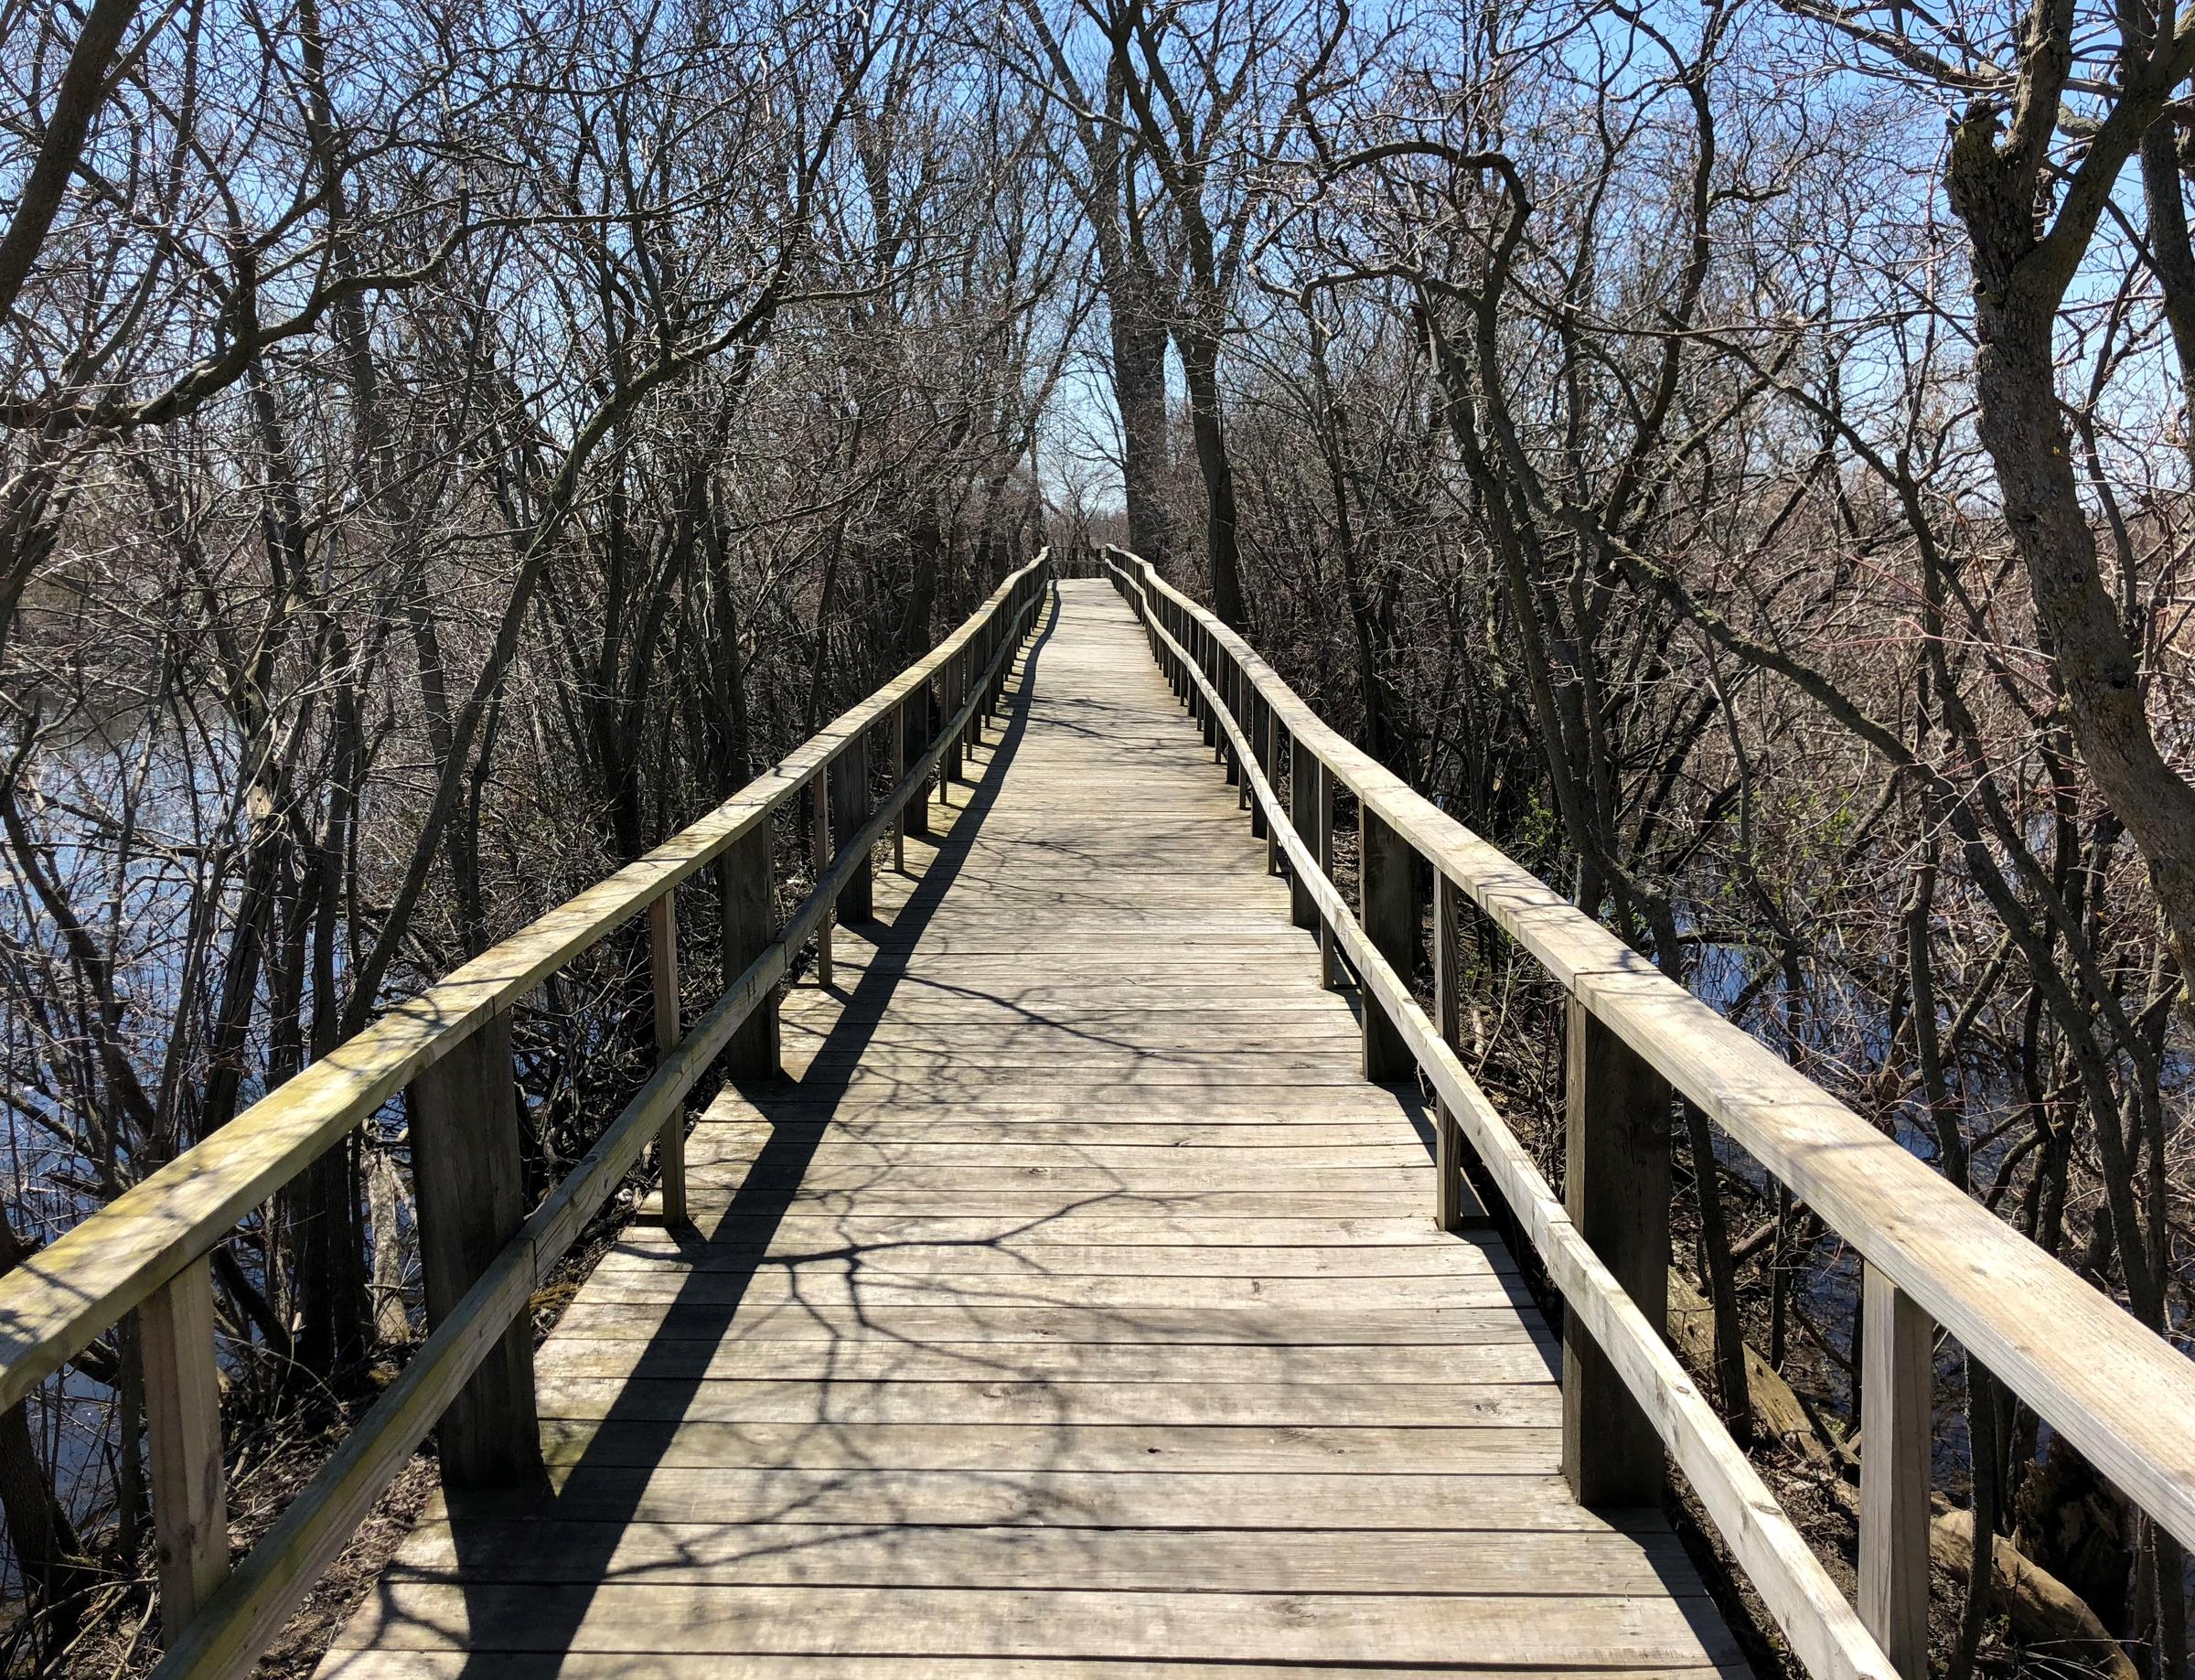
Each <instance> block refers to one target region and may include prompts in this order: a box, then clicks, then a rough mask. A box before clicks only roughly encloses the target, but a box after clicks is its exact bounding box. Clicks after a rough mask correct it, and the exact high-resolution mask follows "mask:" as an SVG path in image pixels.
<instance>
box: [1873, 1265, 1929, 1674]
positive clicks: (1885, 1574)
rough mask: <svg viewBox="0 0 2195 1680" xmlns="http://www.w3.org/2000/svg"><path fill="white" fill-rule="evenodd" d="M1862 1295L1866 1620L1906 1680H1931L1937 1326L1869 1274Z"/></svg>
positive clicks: (1900, 1292) (1894, 1288)
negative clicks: (1930, 1529) (1932, 1468)
mask: <svg viewBox="0 0 2195 1680" xmlns="http://www.w3.org/2000/svg"><path fill="white" fill-rule="evenodd" d="M1861 1288H1862V1290H1863V1300H1862V1305H1861V1323H1860V1342H1861V1345H1860V1378H1859V1619H1860V1621H1863V1622H1865V1623H1866V1624H1867V1629H1868V1632H1870V1633H1872V1634H1873V1635H1874V1636H1875V1643H1877V1644H1879V1645H1880V1646H1881V1647H1882V1649H1883V1654H1884V1655H1886V1656H1888V1657H1889V1658H1890V1662H1891V1663H1892V1664H1894V1665H1895V1666H1896V1668H1897V1670H1898V1672H1899V1674H1900V1675H1902V1676H1903V1677H1904V1680H1928V1521H1929V1510H1928V1492H1929V1477H1930V1470H1929V1447H1930V1436H1931V1423H1932V1416H1931V1413H1932V1407H1933V1399H1934V1379H1935V1326H1934V1325H1933V1323H1932V1322H1930V1321H1929V1317H1928V1314H1927V1313H1926V1312H1924V1311H1922V1309H1921V1308H1920V1307H1919V1306H1918V1305H1917V1304H1915V1302H1914V1300H1913V1299H1912V1297H1911V1296H1910V1295H1908V1294H1906V1292H1905V1291H1904V1290H1903V1289H1900V1288H1899V1287H1898V1286H1897V1285H1896V1284H1894V1283H1892V1282H1891V1281H1890V1279H1888V1278H1886V1277H1884V1276H1883V1275H1882V1274H1881V1273H1880V1272H1879V1271H1877V1270H1876V1269H1875V1268H1873V1267H1872V1266H1869V1267H1867V1268H1864V1281H1863V1283H1862V1285H1861Z"/></svg>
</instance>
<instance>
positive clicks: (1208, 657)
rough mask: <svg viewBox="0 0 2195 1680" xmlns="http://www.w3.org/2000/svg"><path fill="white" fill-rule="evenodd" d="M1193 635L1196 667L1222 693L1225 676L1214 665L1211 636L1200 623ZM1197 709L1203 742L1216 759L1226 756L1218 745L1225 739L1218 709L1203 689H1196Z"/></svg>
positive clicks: (1214, 691)
mask: <svg viewBox="0 0 2195 1680" xmlns="http://www.w3.org/2000/svg"><path fill="white" fill-rule="evenodd" d="M1195 636H1196V639H1195V640H1194V642H1192V643H1191V644H1190V646H1191V647H1192V648H1194V651H1195V654H1196V664H1197V669H1200V670H1202V671H1203V672H1204V673H1205V677H1206V678H1207V679H1210V681H1211V684H1212V692H1213V693H1214V694H1224V693H1225V690H1224V689H1222V687H1221V686H1220V685H1221V684H1222V682H1223V681H1224V680H1225V677H1224V675H1223V673H1221V672H1220V671H1219V670H1217V669H1215V667H1214V663H1213V659H1212V638H1211V637H1210V636H1209V635H1208V634H1207V633H1206V631H1205V627H1204V626H1202V625H1201V624H1200V625H1199V626H1196V632H1195ZM1197 711H1198V714H1199V715H1200V716H1201V717H1202V719H1203V721H1204V725H1205V745H1206V746H1208V747H1210V748H1211V749H1212V756H1213V758H1214V759H1215V760H1217V759H1219V758H1222V757H1224V756H1226V754H1225V752H1224V750H1223V749H1222V747H1221V746H1220V743H1221V742H1222V741H1224V740H1226V734H1225V733H1224V732H1223V731H1222V730H1221V729H1220V727H1219V709H1218V708H1217V707H1216V706H1215V705H1214V704H1213V703H1212V701H1209V700H1207V699H1205V695H1204V690H1201V689H1200V690H1197Z"/></svg>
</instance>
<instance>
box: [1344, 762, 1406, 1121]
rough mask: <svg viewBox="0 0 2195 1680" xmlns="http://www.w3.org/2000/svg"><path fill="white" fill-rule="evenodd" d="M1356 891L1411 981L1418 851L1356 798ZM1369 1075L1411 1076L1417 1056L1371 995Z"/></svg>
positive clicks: (1368, 921) (1366, 919) (1383, 1080)
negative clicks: (1411, 1052) (1413, 881)
mask: <svg viewBox="0 0 2195 1680" xmlns="http://www.w3.org/2000/svg"><path fill="white" fill-rule="evenodd" d="M1356 811H1357V818H1356V836H1357V845H1356V866H1357V871H1358V875H1357V890H1358V893H1359V895H1360V902H1361V904H1362V905H1363V908H1362V911H1361V912H1360V915H1359V917H1358V919H1359V920H1360V921H1362V922H1363V923H1364V926H1365V936H1367V937H1368V938H1370V940H1371V941H1372V944H1373V946H1374V947H1376V949H1377V950H1378V952H1379V954H1380V955H1381V956H1382V957H1384V958H1387V966H1388V967H1389V968H1393V969H1394V970H1395V972H1396V973H1397V974H1398V975H1400V976H1402V977H1403V979H1404V980H1405V981H1406V982H1407V981H1408V979H1409V977H1410V975H1411V974H1413V973H1414V972H1415V971H1416V970H1417V968H1418V904H1417V895H1416V892H1415V890H1414V884H1413V883H1412V881H1411V879H1410V877H1411V876H1412V874H1413V873H1415V866H1416V864H1417V861H1418V860H1417V854H1416V853H1415V852H1413V851H1411V850H1410V843H1409V841H1408V840H1405V839H1403V837H1402V836H1401V835H1400V834H1398V833H1397V832H1396V831H1395V830H1394V829H1391V828H1389V827H1388V826H1387V824H1386V823H1384V822H1382V821H1381V820H1380V819H1378V818H1377V817H1376V816H1375V815H1374V814H1373V811H1372V808H1371V807H1370V806H1369V805H1368V804H1366V803H1365V802H1364V801H1362V800H1359V801H1358V802H1357V808H1356ZM1364 1011H1365V1022H1364V1024H1365V1078H1367V1079H1369V1080H1371V1081H1372V1082H1373V1083H1374V1084H1376V1085H1386V1084H1388V1083H1390V1082H1392V1081H1394V1080H1397V1079H1408V1078H1409V1077H1410V1076H1411V1075H1414V1074H1415V1073H1416V1072H1417V1071H1418V1059H1417V1057H1416V1056H1414V1055H1412V1054H1410V1047H1409V1044H1408V1041H1406V1040H1405V1039H1404V1038H1403V1036H1402V1034H1401V1033H1399V1032H1397V1030H1396V1028H1395V1023H1394V1022H1391V1021H1389V1020H1388V1019H1387V1012H1386V1011H1384V1010H1382V1009H1381V1008H1380V1007H1379V1005H1378V1004H1376V1003H1375V1002H1374V1001H1372V999H1371V997H1370V996H1369V994H1367V995H1366V996H1365V999H1364Z"/></svg>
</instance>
